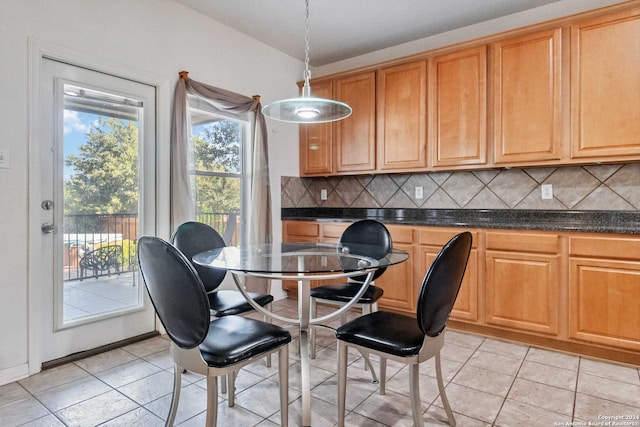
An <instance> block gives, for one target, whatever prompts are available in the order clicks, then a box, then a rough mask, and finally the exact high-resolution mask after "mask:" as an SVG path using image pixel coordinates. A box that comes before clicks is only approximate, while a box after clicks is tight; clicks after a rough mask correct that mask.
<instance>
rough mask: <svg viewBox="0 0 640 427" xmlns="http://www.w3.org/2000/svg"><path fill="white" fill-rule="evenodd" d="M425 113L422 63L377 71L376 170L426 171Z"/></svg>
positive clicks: (424, 74) (425, 101)
mask: <svg viewBox="0 0 640 427" xmlns="http://www.w3.org/2000/svg"><path fill="white" fill-rule="evenodd" d="M426 110H427V63H426V61H424V60H422V61H415V62H409V63H405V64H401V65H396V66H392V67H387V68H382V69H380V70H378V91H377V118H376V120H377V141H376V144H377V158H376V161H377V170H379V171H383V172H393V171H407V170H424V169H425V168H426V166H427V155H426V154H427V153H426V151H427V149H426V139H427V129H426V122H427V111H426Z"/></svg>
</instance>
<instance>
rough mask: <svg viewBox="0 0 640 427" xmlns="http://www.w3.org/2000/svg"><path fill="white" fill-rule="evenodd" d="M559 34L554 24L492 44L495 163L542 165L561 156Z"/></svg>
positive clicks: (560, 34) (557, 159) (561, 123)
mask: <svg viewBox="0 0 640 427" xmlns="http://www.w3.org/2000/svg"><path fill="white" fill-rule="evenodd" d="M561 38H562V31H561V29H560V28H558V29H552V30H548V31H543V32H537V33H534V34H529V35H524V36H519V37H514V38H508V39H505V40H501V41H498V42H496V43H493V44H492V51H493V61H492V66H493V68H492V72H491V74H492V76H493V135H494V137H493V142H494V145H493V147H494V160H495V163H496V164H497V165H513V164H523V163H535V164H544V163H546V162H554V161H555V162H557V161H559V160H560V159H561V157H562V147H563V128H562V126H563V116H562V112H563V111H562V74H561V71H562V54H561V45H562V44H561V42H562V40H561ZM567 95H568V94H567ZM567 144H568V142H567Z"/></svg>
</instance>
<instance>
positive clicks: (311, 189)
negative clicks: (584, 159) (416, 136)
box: [281, 163, 640, 211]
mask: <svg viewBox="0 0 640 427" xmlns="http://www.w3.org/2000/svg"><path fill="white" fill-rule="evenodd" d="M542 184H551V185H552V188H553V198H552V199H549V200H543V199H542V197H541V185H542ZM416 187H422V198H416V197H415V196H416ZM323 189H326V190H327V199H326V200H321V197H320V195H321V190H323ZM281 202H282V207H283V208H313V207H325V208H400V209H401V208H405V209H409V208H424V209H558V210H624V211H635V210H640V163H628V164H616V165H592V166H566V167H552V168H531V169H517V168H513V169H501V170H485V171H472V172H431V173H424V174H386V175H357V176H334V177H317V178H315V177H314V178H299V177H282V179H281Z"/></svg>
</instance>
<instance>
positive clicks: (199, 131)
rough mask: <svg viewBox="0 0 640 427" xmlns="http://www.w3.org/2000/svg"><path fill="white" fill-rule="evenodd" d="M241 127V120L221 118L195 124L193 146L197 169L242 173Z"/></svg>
mask: <svg viewBox="0 0 640 427" xmlns="http://www.w3.org/2000/svg"><path fill="white" fill-rule="evenodd" d="M241 129H242V127H241V126H240V122H238V121H236V120H219V121H214V122H211V123H206V124H202V125H198V126H194V128H193V147H194V151H195V160H196V169H197V170H199V171H213V172H226V173H232V174H239V173H241V172H242V170H241V162H240V141H241V139H242V138H241V137H242V135H241Z"/></svg>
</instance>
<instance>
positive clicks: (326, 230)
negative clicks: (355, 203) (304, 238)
mask: <svg viewBox="0 0 640 427" xmlns="http://www.w3.org/2000/svg"><path fill="white" fill-rule="evenodd" d="M348 225H349V224H342V223H340V224H324V225H323V226H322V237H328V238H333V239H339V238H340V236H342V232H343V231H344V230H345V229H346V228H347V227H348Z"/></svg>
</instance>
